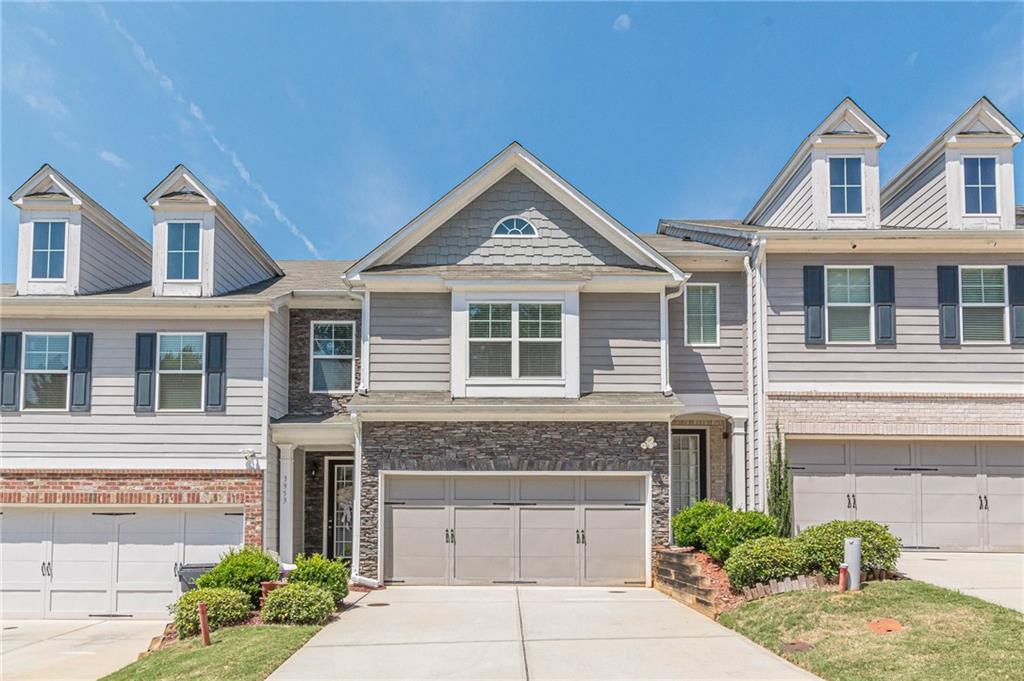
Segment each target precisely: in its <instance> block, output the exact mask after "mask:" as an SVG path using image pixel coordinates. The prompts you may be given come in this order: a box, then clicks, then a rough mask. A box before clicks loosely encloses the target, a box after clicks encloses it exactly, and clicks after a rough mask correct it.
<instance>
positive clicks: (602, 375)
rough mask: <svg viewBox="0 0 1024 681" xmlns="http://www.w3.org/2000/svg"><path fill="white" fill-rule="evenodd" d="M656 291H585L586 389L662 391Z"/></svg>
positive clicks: (582, 374)
mask: <svg viewBox="0 0 1024 681" xmlns="http://www.w3.org/2000/svg"><path fill="white" fill-rule="evenodd" d="M660 315H661V310H660V298H659V296H658V294H656V293H583V294H580V392H582V393H590V392H603V391H618V392H647V391H651V392H657V391H659V390H661V332H660V326H661V321H660Z"/></svg>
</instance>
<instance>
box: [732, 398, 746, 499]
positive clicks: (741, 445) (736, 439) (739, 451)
mask: <svg viewBox="0 0 1024 681" xmlns="http://www.w3.org/2000/svg"><path fill="white" fill-rule="evenodd" d="M729 422H730V423H731V424H732V434H731V435H730V436H729V442H730V446H731V448H732V507H733V508H734V509H736V510H738V511H742V510H746V508H747V420H746V419H740V418H732V419H729Z"/></svg>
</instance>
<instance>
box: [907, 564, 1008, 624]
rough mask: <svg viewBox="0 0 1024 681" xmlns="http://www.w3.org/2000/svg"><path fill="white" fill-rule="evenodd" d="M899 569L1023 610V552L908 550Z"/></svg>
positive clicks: (913, 577) (948, 587)
mask: <svg viewBox="0 0 1024 681" xmlns="http://www.w3.org/2000/svg"><path fill="white" fill-rule="evenodd" d="M899 570H900V572H903V573H904V574H906V575H907V576H908V577H910V578H911V579H917V580H920V581H922V582H929V583H931V584H935V585H937V586H944V587H946V588H947V589H955V590H957V591H961V592H963V593H965V594H970V595H971V596H977V597H978V598H982V599H984V600H986V601H991V602H992V603H998V604H999V605H1003V606H1006V607H1007V608H1013V609H1014V610H1020V611H1021V612H1024V553H940V552H937V551H907V552H905V553H904V554H903V555H902V557H900V563H899Z"/></svg>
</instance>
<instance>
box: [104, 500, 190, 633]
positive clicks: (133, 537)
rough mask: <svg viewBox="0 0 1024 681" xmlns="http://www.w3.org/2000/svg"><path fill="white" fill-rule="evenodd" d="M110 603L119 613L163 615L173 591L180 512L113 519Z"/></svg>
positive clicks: (174, 590) (175, 579) (141, 514)
mask: <svg viewBox="0 0 1024 681" xmlns="http://www.w3.org/2000/svg"><path fill="white" fill-rule="evenodd" d="M115 539H116V543H115V560H114V585H113V602H114V606H113V607H114V612H116V613H119V614H126V613H138V614H163V613H166V612H167V605H168V604H170V603H171V602H173V601H174V597H175V595H176V594H177V590H178V584H177V577H176V576H175V574H174V565H175V564H176V563H178V562H179V556H180V550H181V544H180V542H181V514H180V513H168V512H166V511H164V512H161V511H150V512H145V511H141V512H138V513H136V514H135V515H132V516H126V517H123V518H117V519H116V520H115Z"/></svg>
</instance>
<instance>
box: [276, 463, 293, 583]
mask: <svg viewBox="0 0 1024 681" xmlns="http://www.w3.org/2000/svg"><path fill="white" fill-rule="evenodd" d="M277 450H278V453H279V467H278V470H279V471H280V473H279V486H278V494H279V497H278V505H277V506H278V509H277V517H278V522H277V526H278V528H279V532H280V536H279V537H278V544H277V546H278V551H279V553H280V555H281V561H282V562H285V563H290V562H292V561H293V560H294V559H295V489H294V485H295V480H294V477H295V445H278V446H277Z"/></svg>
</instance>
